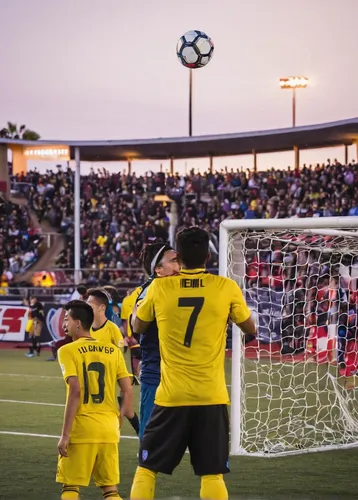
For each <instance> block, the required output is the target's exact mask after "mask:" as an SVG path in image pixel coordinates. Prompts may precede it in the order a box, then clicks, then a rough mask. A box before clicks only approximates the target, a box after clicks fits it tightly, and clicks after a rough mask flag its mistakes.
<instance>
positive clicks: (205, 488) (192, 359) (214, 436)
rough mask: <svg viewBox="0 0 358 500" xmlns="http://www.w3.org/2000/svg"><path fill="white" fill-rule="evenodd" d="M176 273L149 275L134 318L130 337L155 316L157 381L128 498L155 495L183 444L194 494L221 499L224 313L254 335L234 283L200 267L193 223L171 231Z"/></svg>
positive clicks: (198, 233)
mask: <svg viewBox="0 0 358 500" xmlns="http://www.w3.org/2000/svg"><path fill="white" fill-rule="evenodd" d="M176 249H177V252H178V255H179V261H180V262H181V265H182V269H181V271H180V273H179V275H176V276H170V277H167V278H162V279H155V280H153V283H152V284H151V285H150V286H149V288H148V292H147V295H146V297H145V298H144V300H143V301H142V302H140V303H139V306H138V309H137V313H136V318H133V324H132V325H133V331H134V332H135V334H138V333H145V332H146V330H147V328H148V327H149V325H150V323H151V322H152V321H153V320H154V319H156V321H157V325H158V332H159V348H160V356H161V381H160V384H159V387H158V389H157V392H156V398H155V406H154V410H153V413H152V415H151V419H150V421H149V423H148V425H147V427H146V429H145V432H144V436H143V439H142V441H141V443H140V451H139V467H138V468H137V471H136V474H135V477H134V481H133V486H132V491H131V499H132V500H139V499H140V500H146V499H150V500H151V499H153V498H154V489H155V481H156V475H157V473H158V472H161V473H164V474H172V472H173V470H174V469H175V468H176V467H177V465H178V464H179V463H180V461H181V459H182V457H183V455H184V453H185V450H186V448H189V451H190V455H191V463H192V466H193V469H194V472H195V474H196V475H198V476H201V490H200V498H202V499H215V500H226V499H227V498H228V493H227V489H226V486H225V482H224V480H223V474H225V473H227V472H229V463H228V460H229V417H228V410H227V405H228V404H229V395H228V391H227V387H226V381H225V370H224V361H225V346H226V327H227V322H228V318H230V319H231V320H232V321H233V322H234V323H236V324H237V325H238V326H239V327H240V328H241V330H242V331H243V332H244V333H245V334H249V335H255V334H256V327H255V324H254V322H253V320H252V318H251V313H250V310H249V309H248V307H247V305H246V302H245V299H244V297H243V294H242V292H241V290H240V288H239V286H238V285H237V284H236V283H235V282H234V281H232V280H231V279H229V278H224V277H222V276H214V275H212V274H209V273H207V272H206V270H205V264H206V262H207V260H208V258H209V257H210V254H209V235H208V233H207V232H206V231H204V230H203V229H200V228H198V227H192V228H189V229H184V230H182V231H181V232H179V233H178V235H177V240H176Z"/></svg>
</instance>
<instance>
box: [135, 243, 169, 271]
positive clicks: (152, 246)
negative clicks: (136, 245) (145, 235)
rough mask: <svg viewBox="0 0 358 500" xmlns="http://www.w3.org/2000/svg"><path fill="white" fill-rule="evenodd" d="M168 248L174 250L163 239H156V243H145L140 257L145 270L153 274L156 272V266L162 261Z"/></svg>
mask: <svg viewBox="0 0 358 500" xmlns="http://www.w3.org/2000/svg"><path fill="white" fill-rule="evenodd" d="M168 250H173V249H172V247H171V246H170V245H168V244H167V243H164V242H163V241H155V242H154V243H147V244H146V245H144V247H143V250H142V252H141V254H140V259H141V261H142V264H143V267H144V270H145V272H146V273H147V274H148V275H149V276H152V274H154V272H155V268H156V267H158V265H159V264H160V261H161V260H162V258H163V256H164V254H165V252H167V251H168Z"/></svg>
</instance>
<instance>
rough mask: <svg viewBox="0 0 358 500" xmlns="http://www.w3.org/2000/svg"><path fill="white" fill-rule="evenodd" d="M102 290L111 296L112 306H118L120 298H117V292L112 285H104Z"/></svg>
mask: <svg viewBox="0 0 358 500" xmlns="http://www.w3.org/2000/svg"><path fill="white" fill-rule="evenodd" d="M103 290H106V292H108V293H109V295H110V296H111V298H112V302H113V303H114V304H119V302H120V297H119V293H118V290H117V288H115V287H114V286H112V285H106V286H104V287H103Z"/></svg>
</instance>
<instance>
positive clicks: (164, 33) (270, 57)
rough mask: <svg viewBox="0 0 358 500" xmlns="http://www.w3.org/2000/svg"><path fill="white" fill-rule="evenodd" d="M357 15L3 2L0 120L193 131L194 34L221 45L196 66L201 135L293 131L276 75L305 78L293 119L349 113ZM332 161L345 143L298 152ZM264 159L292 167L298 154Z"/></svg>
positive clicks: (282, 8) (232, 163) (291, 1)
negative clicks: (183, 52) (180, 50)
mask: <svg viewBox="0 0 358 500" xmlns="http://www.w3.org/2000/svg"><path fill="white" fill-rule="evenodd" d="M357 19H358V1H357V0H341V1H338V0H300V1H299V2H297V1H296V0H195V1H192V0H191V1H189V0H61V1H60V0H11V1H9V0H0V44H1V45H0V46H1V47H2V51H1V52H2V54H1V72H0V75H1V77H0V126H3V125H5V124H6V122H7V121H8V120H10V121H14V122H17V123H18V124H20V123H25V124H26V125H27V126H28V127H29V128H31V129H34V130H36V131H37V132H39V133H40V135H41V137H42V138H43V139H51V140H52V139H57V140H58V139H60V140H66V139H68V140H69V139H72V140H76V139H82V140H91V139H98V140H100V139H137V138H157V137H170V136H171V137H173V136H185V135H187V134H188V78H189V75H188V70H186V69H185V68H184V67H183V66H181V64H180V63H179V62H178V60H177V57H176V54H175V47H176V43H177V40H178V39H179V37H180V36H181V35H182V34H183V33H184V32H186V31H188V30H190V29H199V30H202V31H204V32H206V33H207V34H208V35H209V36H210V37H211V38H212V40H213V42H214V45H215V52H214V57H213V59H212V61H211V62H210V63H209V64H208V66H207V67H205V68H202V69H199V70H195V72H194V104H193V134H194V135H203V134H220V133H233V132H246V131H256V130H264V129H272V128H280V127H287V126H290V125H291V122H292V117H291V92H290V91H286V90H285V91H283V90H281V89H280V87H279V78H280V77H285V76H291V75H302V76H306V77H308V78H309V80H310V81H309V86H308V87H307V88H306V89H303V90H299V91H297V125H308V124H315V123H323V122H327V121H334V120H340V119H345V118H352V117H355V116H358V92H357V88H358V65H357V63H356V61H357V55H358V35H357ZM328 157H330V158H338V159H339V160H343V158H344V149H343V147H342V148H335V149H334V150H332V151H322V150H318V151H309V152H306V151H305V152H302V153H301V162H302V163H303V162H307V163H311V162H317V161H323V160H325V159H326V158H328ZM353 158H355V148H351V150H350V159H353ZM258 164H259V168H265V167H268V166H278V167H284V166H286V165H289V164H291V165H292V164H293V153H292V154H291V153H285V154H280V155H277V154H275V155H260V156H259V157H258ZM158 165H159V163H158V162H154V163H153V162H139V163H138V164H137V162H136V163H133V166H134V168H136V169H138V170H139V171H141V170H148V169H154V170H155V169H157V167H158ZM224 165H227V166H228V167H235V168H236V167H238V166H241V165H243V166H244V167H245V168H246V167H250V166H252V157H242V158H238V157H231V158H224V159H216V160H215V162H214V167H217V168H221V167H222V166H224ZM101 166H103V165H102V164H101ZM184 166H185V162H179V161H178V162H176V163H175V167H176V169H178V170H180V169H183V168H184ZM207 166H208V160H205V159H204V160H188V161H187V162H186V167H187V168H192V167H198V168H204V167H207ZM87 167H88V166H87ZM119 167H120V168H123V165H118V164H117V165H110V166H109V168H112V169H113V168H119ZM124 167H125V165H124ZM163 167H164V169H165V168H167V167H168V165H167V164H166V163H164V164H163ZM43 168H44V167H43Z"/></svg>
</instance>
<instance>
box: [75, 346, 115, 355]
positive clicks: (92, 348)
mask: <svg viewBox="0 0 358 500" xmlns="http://www.w3.org/2000/svg"><path fill="white" fill-rule="evenodd" d="M78 352H79V353H80V354H85V353H86V352H103V353H104V354H113V353H114V347H111V346H106V345H93V344H89V345H84V346H81V347H79V348H78Z"/></svg>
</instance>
